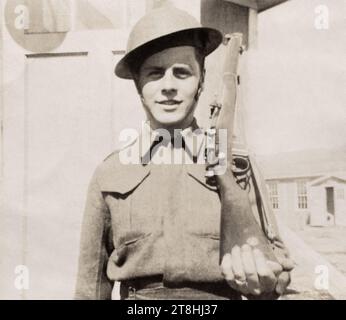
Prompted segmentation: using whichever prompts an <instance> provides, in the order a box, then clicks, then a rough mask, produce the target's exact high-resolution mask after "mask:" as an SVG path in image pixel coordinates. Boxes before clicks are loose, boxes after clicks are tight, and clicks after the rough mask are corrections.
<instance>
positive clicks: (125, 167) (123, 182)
mask: <svg viewBox="0 0 346 320" xmlns="http://www.w3.org/2000/svg"><path fill="white" fill-rule="evenodd" d="M158 134H159V133H158V132H157V131H153V130H151V128H150V127H149V125H148V124H147V123H145V124H144V125H143V127H142V132H141V136H139V137H138V138H137V139H135V140H133V141H132V143H130V145H127V146H126V147H124V148H123V149H122V150H119V151H116V152H114V153H113V154H111V155H110V156H109V157H107V158H106V159H105V161H104V162H103V163H102V164H101V165H100V166H99V168H98V183H99V186H100V189H101V191H103V192H116V193H119V194H123V195H124V194H126V193H128V192H131V191H133V190H134V189H135V188H137V187H138V186H139V185H140V184H141V183H142V182H143V181H144V180H145V179H147V177H148V176H149V175H150V172H151V166H153V165H155V164H149V165H146V164H143V163H141V159H142V158H141V157H140V152H139V154H138V151H140V150H141V148H140V146H147V148H146V149H145V148H144V150H146V151H148V150H150V147H151V146H152V144H153V143H154V142H155V139H156V138H157V137H158ZM181 135H182V136H183V138H184V139H185V140H186V141H185V147H186V149H187V150H189V151H190V152H191V155H193V156H194V157H197V159H200V157H202V156H204V155H203V154H202V153H204V148H203V146H204V132H203V130H201V129H200V128H199V127H198V125H197V123H196V121H195V120H194V122H193V123H192V125H191V126H190V127H189V128H187V129H185V130H182V131H181ZM201 135H203V137H202V136H201ZM141 137H142V139H141ZM170 142H171V141H169V143H170ZM122 151H125V152H130V153H132V154H137V155H138V156H139V157H140V159H139V161H138V163H136V164H123V163H122V162H121V161H120V159H119V153H120V152H122ZM185 151H186V150H185ZM186 152H188V151H186ZM142 153H143V152H142ZM184 166H185V167H186V171H187V173H188V174H189V176H191V177H192V178H193V179H195V180H196V181H197V182H199V183H200V184H202V185H204V186H205V187H207V188H208V189H211V190H216V187H215V186H212V185H210V184H209V183H207V180H206V178H205V172H206V171H205V165H204V164H201V163H197V164H184Z"/></svg>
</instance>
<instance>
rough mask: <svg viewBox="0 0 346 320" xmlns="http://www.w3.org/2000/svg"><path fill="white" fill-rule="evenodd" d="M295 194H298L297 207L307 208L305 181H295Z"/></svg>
mask: <svg viewBox="0 0 346 320" xmlns="http://www.w3.org/2000/svg"><path fill="white" fill-rule="evenodd" d="M297 196H298V208H299V209H307V208H308V195H307V189H306V182H305V181H298V182H297Z"/></svg>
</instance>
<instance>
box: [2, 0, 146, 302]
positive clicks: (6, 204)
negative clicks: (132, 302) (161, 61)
mask: <svg viewBox="0 0 346 320" xmlns="http://www.w3.org/2000/svg"><path fill="white" fill-rule="evenodd" d="M0 3H1V7H0V8H1V11H2V12H1V14H2V16H3V17H4V19H2V21H3V25H2V31H3V36H2V44H3V45H2V58H3V90H2V102H3V108H2V113H1V115H2V119H1V121H2V137H1V138H2V146H1V147H2V148H1V151H2V156H1V169H2V177H1V188H2V191H3V192H2V193H1V197H2V198H1V210H0V215H1V217H0V218H1V225H0V252H1V255H2V257H3V258H2V259H1V262H0V275H1V279H0V298H2V299H8V298H12V299H18V298H27V299H69V298H72V297H73V290H74V286H75V278H76V271H77V261H78V248H79V238H80V223H81V218H82V213H83V207H84V202H85V195H86V191H87V187H88V183H89V180H90V178H91V175H92V172H93V171H94V169H95V167H96V165H97V164H98V163H100V162H101V161H102V160H103V158H105V157H106V156H107V155H108V154H109V153H110V152H111V151H112V150H113V149H114V147H115V146H116V145H117V144H118V143H117V138H116V137H117V136H118V133H119V132H120V130H121V129H122V128H125V127H136V126H138V124H139V125H140V119H141V118H142V117H143V114H142V113H141V109H140V108H139V107H138V106H139V101H138V98H137V94H136V91H135V88H134V86H133V84H132V83H131V82H126V81H123V80H120V79H117V78H116V77H115V76H114V73H113V70H114V65H115V63H116V61H118V60H119V59H120V58H121V56H122V55H123V54H124V51H125V48H126V39H127V36H128V30H129V29H130V27H131V25H132V24H133V22H134V21H136V20H137V19H138V18H139V17H140V16H141V15H143V14H144V12H145V10H146V6H145V4H146V2H145V1H141V2H138V1H132V0H129V1H128V0H120V1H113V0H112V1H109V0H106V1H98V0H78V1H70V0H65V1H64V0H59V1H56V0H21V1H20V0H18V1H17V0H9V1H1V2H0ZM124 101H126V104H124ZM126 114H131V117H128V116H126ZM4 257H6V259H4Z"/></svg>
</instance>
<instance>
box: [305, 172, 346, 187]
mask: <svg viewBox="0 0 346 320" xmlns="http://www.w3.org/2000/svg"><path fill="white" fill-rule="evenodd" d="M330 180H334V181H338V182H341V183H345V184H346V178H343V177H339V176H337V175H336V174H335V175H326V176H322V177H319V178H316V179H314V180H312V181H310V183H309V184H310V186H319V185H321V184H322V183H323V182H325V181H330Z"/></svg>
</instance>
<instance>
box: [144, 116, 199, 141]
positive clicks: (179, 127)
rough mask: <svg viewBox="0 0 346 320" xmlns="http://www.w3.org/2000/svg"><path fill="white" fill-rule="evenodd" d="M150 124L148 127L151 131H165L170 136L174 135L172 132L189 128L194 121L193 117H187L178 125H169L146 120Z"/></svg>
mask: <svg viewBox="0 0 346 320" xmlns="http://www.w3.org/2000/svg"><path fill="white" fill-rule="evenodd" d="M148 120H149V122H150V127H151V129H152V130H157V129H165V130H167V131H168V132H169V133H170V135H171V136H173V135H174V130H181V131H182V130H184V129H186V128H189V127H191V126H192V125H193V122H194V121H195V118H194V117H193V115H192V116H191V117H188V118H186V119H184V121H182V122H179V123H174V124H171V125H167V124H163V123H159V122H157V121H153V120H152V119H148Z"/></svg>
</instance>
